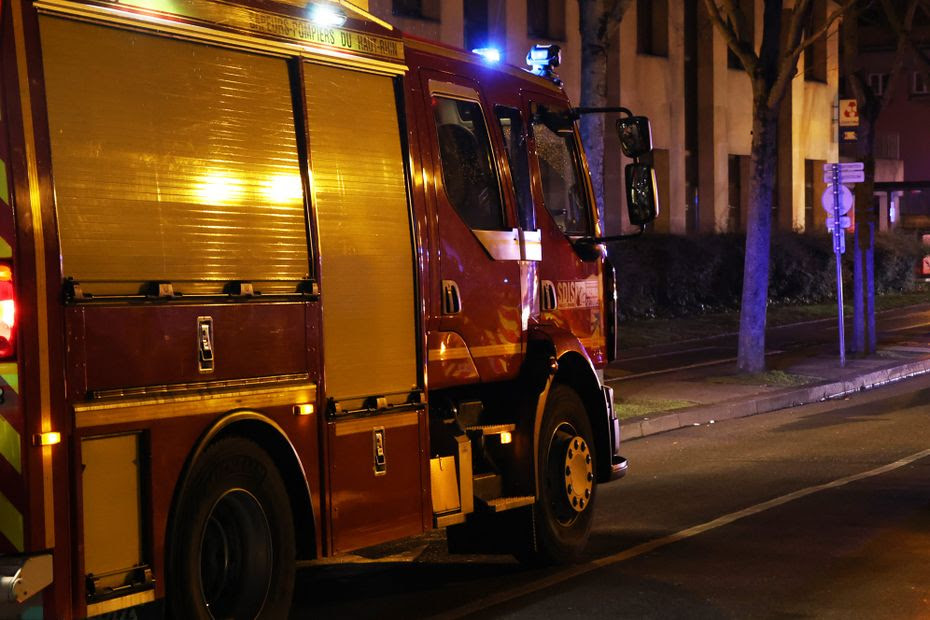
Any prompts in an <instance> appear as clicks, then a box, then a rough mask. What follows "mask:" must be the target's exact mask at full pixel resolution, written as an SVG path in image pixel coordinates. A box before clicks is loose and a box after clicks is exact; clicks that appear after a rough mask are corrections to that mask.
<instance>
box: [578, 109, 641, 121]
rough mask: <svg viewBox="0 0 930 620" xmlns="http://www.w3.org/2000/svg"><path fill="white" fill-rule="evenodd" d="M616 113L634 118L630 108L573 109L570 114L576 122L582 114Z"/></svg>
mask: <svg viewBox="0 0 930 620" xmlns="http://www.w3.org/2000/svg"><path fill="white" fill-rule="evenodd" d="M616 112H619V113H621V114H626V115H627V116H633V113H632V112H630V109H629V108H624V107H622V106H618V107H612V108H572V109H571V110H570V114H571V115H572V118H573V119H575V120H578V119H579V118H581V115H582V114H613V113H616Z"/></svg>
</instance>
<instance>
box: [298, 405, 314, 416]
mask: <svg viewBox="0 0 930 620" xmlns="http://www.w3.org/2000/svg"><path fill="white" fill-rule="evenodd" d="M312 413H313V405H311V404H309V403H308V404H305V405H294V415H311V414H312Z"/></svg>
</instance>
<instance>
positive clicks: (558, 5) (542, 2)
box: [526, 0, 565, 41]
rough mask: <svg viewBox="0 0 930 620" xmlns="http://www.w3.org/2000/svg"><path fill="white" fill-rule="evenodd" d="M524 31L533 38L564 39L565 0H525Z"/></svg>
mask: <svg viewBox="0 0 930 620" xmlns="http://www.w3.org/2000/svg"><path fill="white" fill-rule="evenodd" d="M526 33H527V36H530V37H533V38H534V39H548V40H550V41H564V40H565V0H527V2H526Z"/></svg>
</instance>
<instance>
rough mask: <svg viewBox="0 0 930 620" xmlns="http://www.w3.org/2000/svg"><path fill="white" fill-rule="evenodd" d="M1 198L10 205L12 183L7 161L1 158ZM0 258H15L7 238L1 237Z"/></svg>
mask: <svg viewBox="0 0 930 620" xmlns="http://www.w3.org/2000/svg"><path fill="white" fill-rule="evenodd" d="M0 200H2V201H3V204H5V205H6V206H10V184H9V182H8V181H7V177H6V162H5V161H3V160H2V159H0ZM0 258H13V248H12V247H10V244H9V242H8V241H7V240H6V239H3V238H2V237H0Z"/></svg>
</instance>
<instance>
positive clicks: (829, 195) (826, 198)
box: [820, 185, 853, 215]
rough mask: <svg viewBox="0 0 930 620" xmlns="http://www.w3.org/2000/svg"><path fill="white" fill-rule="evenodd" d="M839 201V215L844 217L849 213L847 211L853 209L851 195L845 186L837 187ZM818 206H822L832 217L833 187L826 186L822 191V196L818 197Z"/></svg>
mask: <svg viewBox="0 0 930 620" xmlns="http://www.w3.org/2000/svg"><path fill="white" fill-rule="evenodd" d="M839 189H840V191H839V199H840V215H846V214H847V213H849V210H850V209H852V208H853V193H852V192H851V191H849V188H848V187H846V186H845V185H840V186H839ZM820 204H822V205H823V210H824V211H826V212H827V213H829V214H830V215H833V186H832V185H827V189H825V190H824V191H823V196H821V197H820Z"/></svg>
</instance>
